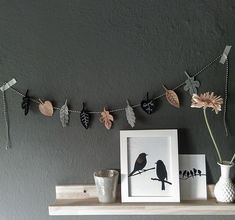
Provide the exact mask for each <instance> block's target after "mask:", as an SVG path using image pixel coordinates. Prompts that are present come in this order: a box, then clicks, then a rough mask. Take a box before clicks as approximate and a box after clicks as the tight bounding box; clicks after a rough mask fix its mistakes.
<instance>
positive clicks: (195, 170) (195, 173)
mask: <svg viewBox="0 0 235 220" xmlns="http://www.w3.org/2000/svg"><path fill="white" fill-rule="evenodd" d="M193 172H194V176H196V175H197V169H196V168H193Z"/></svg>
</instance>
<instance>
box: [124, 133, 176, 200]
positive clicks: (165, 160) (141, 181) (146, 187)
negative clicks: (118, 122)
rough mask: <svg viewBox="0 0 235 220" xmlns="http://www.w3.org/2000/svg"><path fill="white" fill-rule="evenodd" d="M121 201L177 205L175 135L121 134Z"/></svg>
mask: <svg viewBox="0 0 235 220" xmlns="http://www.w3.org/2000/svg"><path fill="white" fill-rule="evenodd" d="M120 153H121V157H120V158H121V195H122V202H180V191H179V163H178V157H179V156H178V135H177V130H176V129H171V130H131V131H129V130H125V131H120Z"/></svg>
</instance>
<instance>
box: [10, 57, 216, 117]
mask: <svg viewBox="0 0 235 220" xmlns="http://www.w3.org/2000/svg"><path fill="white" fill-rule="evenodd" d="M220 58H221V54H220V55H219V56H217V57H216V58H214V59H213V60H212V61H211V62H209V63H208V64H206V65H205V66H204V67H202V68H201V69H200V70H199V71H197V72H196V73H195V74H193V75H192V77H196V76H198V75H199V74H201V73H202V72H204V71H205V70H206V69H208V68H209V67H210V66H212V65H213V64H214V63H215V62H216V61H218V60H219V59H220ZM184 85H185V81H184V82H181V83H180V84H179V85H177V86H176V87H174V88H173V89H172V90H176V89H178V88H180V87H182V86H184ZM10 89H11V90H12V91H14V92H16V93H17V94H18V95H20V96H22V97H24V96H25V95H24V94H23V93H22V92H20V91H19V90H17V89H15V88H14V87H10ZM163 96H165V93H162V94H160V95H158V96H156V97H154V98H153V100H157V99H160V98H162V97H163ZM30 100H31V101H32V102H34V103H36V104H40V102H39V101H38V100H39V99H34V98H30ZM131 107H132V108H137V107H140V103H138V104H135V105H132V106H131ZM53 109H55V110H60V108H59V107H56V106H54V107H53ZM68 111H69V112H70V113H77V114H80V113H81V111H80V110H72V109H69V110H68ZM119 111H125V107H123V108H118V109H112V110H110V111H109V112H110V113H113V112H119ZM88 113H89V114H100V113H101V111H90V112H88Z"/></svg>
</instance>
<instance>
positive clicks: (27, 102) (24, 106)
mask: <svg viewBox="0 0 235 220" xmlns="http://www.w3.org/2000/svg"><path fill="white" fill-rule="evenodd" d="M28 92H29V90H27V91H26V93H25V96H24V97H23V101H22V103H21V108H22V109H24V115H27V114H28V113H29V106H30V97H29V96H28Z"/></svg>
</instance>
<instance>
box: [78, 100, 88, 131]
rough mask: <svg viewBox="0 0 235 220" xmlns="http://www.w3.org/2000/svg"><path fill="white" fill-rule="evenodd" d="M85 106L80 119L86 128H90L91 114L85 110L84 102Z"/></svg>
mask: <svg viewBox="0 0 235 220" xmlns="http://www.w3.org/2000/svg"><path fill="white" fill-rule="evenodd" d="M82 105H83V108H82V111H81V113H80V120H81V123H82V125H83V126H84V128H86V129H88V127H89V122H90V114H89V113H88V112H87V111H86V110H85V104H84V103H82Z"/></svg>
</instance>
